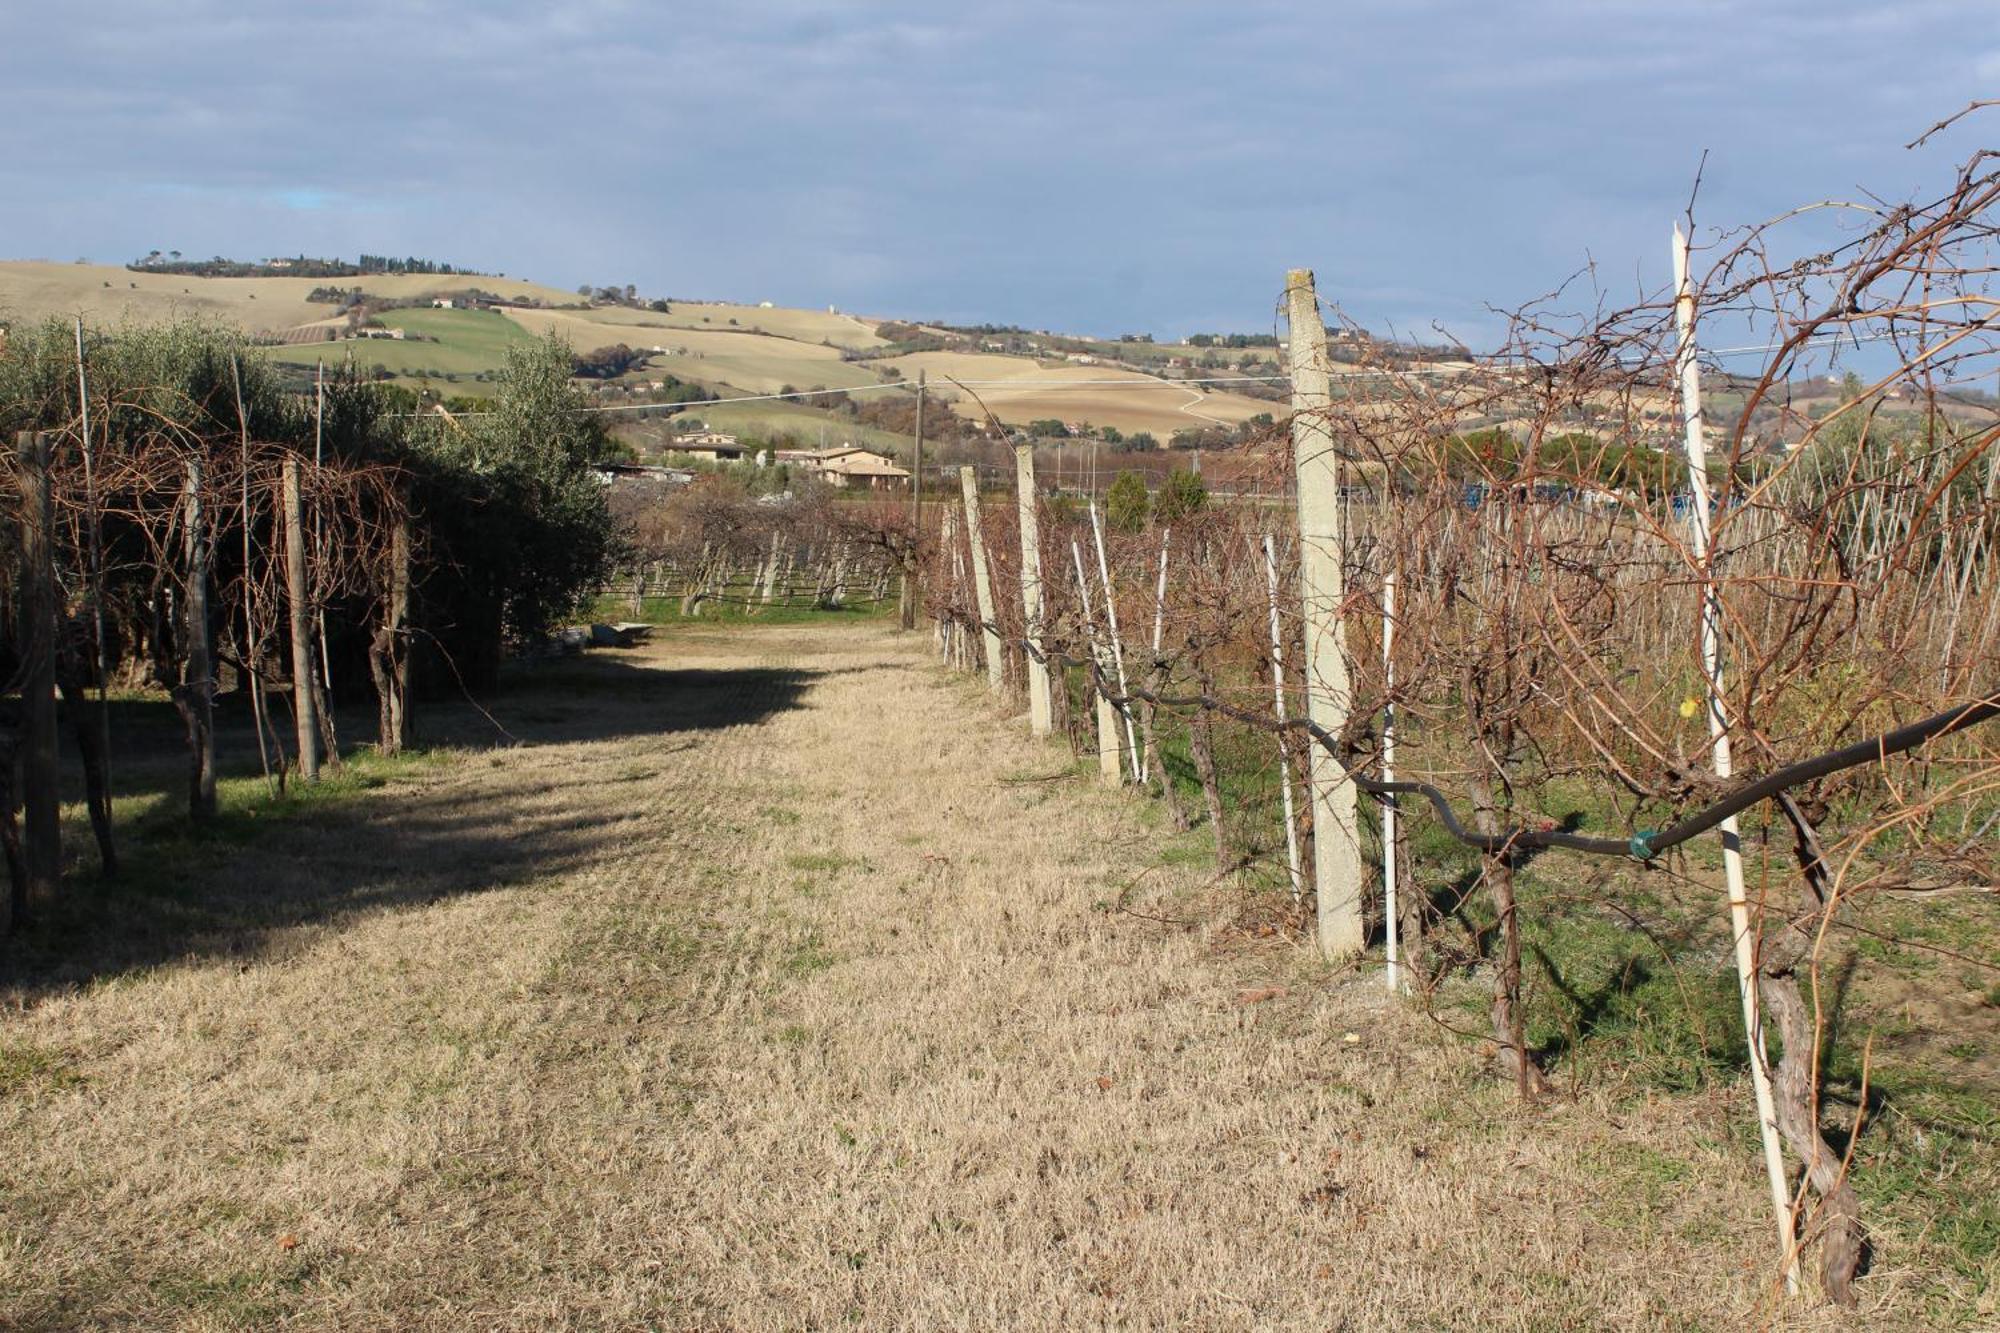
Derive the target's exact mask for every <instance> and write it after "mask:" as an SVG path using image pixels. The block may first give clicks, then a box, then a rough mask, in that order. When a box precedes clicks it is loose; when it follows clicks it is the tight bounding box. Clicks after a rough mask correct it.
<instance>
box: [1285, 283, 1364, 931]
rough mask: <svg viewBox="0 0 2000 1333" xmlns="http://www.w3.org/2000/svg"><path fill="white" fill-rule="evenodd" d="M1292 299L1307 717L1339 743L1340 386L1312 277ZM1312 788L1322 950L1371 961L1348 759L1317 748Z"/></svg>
mask: <svg viewBox="0 0 2000 1333" xmlns="http://www.w3.org/2000/svg"><path fill="white" fill-rule="evenodd" d="M1285 296H1286V301H1287V305H1288V310H1289V313H1290V316H1291V347H1290V351H1291V363H1292V364H1291V371H1292V454H1293V458H1292V465H1293V468H1294V470H1295V472H1296V474H1297V477H1298V490H1299V601H1300V604H1301V609H1302V610H1303V612H1304V616H1305V645H1306V651H1305V689H1306V716H1307V717H1308V718H1310V719H1311V720H1312V721H1313V722H1314V723H1315V724H1316V725H1317V726H1318V727H1319V728H1320V729H1321V731H1323V732H1324V733H1325V734H1327V735H1333V736H1337V735H1339V734H1340V732H1341V728H1342V727H1343V726H1344V725H1345V724H1346V721H1347V710H1348V708H1349V706H1350V705H1351V703H1352V695H1351V692H1350V691H1349V688H1348V683H1347V682H1348V676H1347V656H1346V651H1345V649H1344V647H1343V644H1342V637H1343V635H1342V630H1343V625H1342V622H1341V605H1342V602H1343V601H1344V600H1345V599H1346V592H1347V589H1346V573H1345V571H1344V569H1343V568H1342V565H1341V561H1342V558H1343V555H1344V552H1345V550H1346V541H1345V536H1346V534H1345V531H1344V527H1345V520H1344V514H1343V511H1342V507H1341V502H1340V456H1339V455H1338V454H1337V453H1336V452H1335V451H1334V444H1333V427H1332V425H1331V423H1330V422H1329V421H1328V420H1327V413H1328V412H1329V411H1330V410H1331V408H1332V406H1333V377H1332V372H1331V369H1330V363H1329V361H1328V358H1327V352H1326V325H1325V324H1324V323H1323V322H1322V321H1321V319H1320V314H1319V296H1318V294H1317V293H1316V292H1315V291H1314V290H1313V275H1312V270H1311V269H1303V268H1301V269H1293V270H1292V271H1291V273H1290V274H1289V275H1288V276H1287V279H1286V283H1285ZM1309 748H1310V753H1311V755H1312V763H1311V765H1310V767H1309V773H1310V780H1309V782H1308V784H1307V785H1308V788H1309V790H1310V794H1311V798H1312V802H1311V803H1312V812H1313V889H1314V892H1315V895H1316V900H1317V911H1318V914H1319V946H1320V950H1321V952H1323V953H1324V954H1326V955H1327V957H1329V958H1346V957H1350V956H1352V955H1354V954H1358V953H1360V952H1361V950H1362V947H1363V945H1364V944H1365V943H1366V936H1365V935H1364V934H1363V926H1362V919H1361V884H1362V879H1361V840H1360V838H1359V836H1358V829H1357V827H1356V820H1355V808H1354V806H1355V802H1354V784H1353V783H1351V782H1349V781H1348V780H1347V777H1346V774H1345V773H1344V772H1343V770H1342V768H1341V764H1340V759H1339V757H1338V756H1337V755H1334V754H1332V753H1330V752H1329V751H1328V750H1327V748H1326V747H1325V746H1324V745H1321V744H1320V743H1319V742H1318V740H1317V739H1315V740H1314V741H1313V743H1312V745H1311V746H1310V747H1309Z"/></svg>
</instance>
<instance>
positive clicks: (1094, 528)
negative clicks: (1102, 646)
mask: <svg viewBox="0 0 2000 1333" xmlns="http://www.w3.org/2000/svg"><path fill="white" fill-rule="evenodd" d="M1090 533H1091V536H1093V537H1095V538H1096V539H1097V576H1098V578H1100V579H1102V580H1103V583H1102V587H1103V590H1104V620H1105V623H1106V624H1107V625H1109V626H1110V627H1111V664H1112V665H1113V666H1115V667H1117V668H1118V693H1119V694H1121V695H1124V696H1125V697H1126V698H1127V699H1129V698H1130V697H1131V694H1132V687H1131V685H1130V684H1129V683H1128V682H1127V681H1126V679H1125V649H1124V646H1123V645H1122V644H1120V643H1119V641H1118V595H1117V594H1116V593H1115V592H1113V591H1112V588H1111V562H1110V561H1108V560H1106V559H1105V558H1104V524H1103V523H1102V522H1101V521H1099V519H1098V517H1097V501H1096V500H1095V499H1093V500H1092V501H1091V502H1090ZM1118 711H1119V713H1120V714H1121V715H1123V717H1124V719H1125V752H1126V753H1127V754H1129V755H1131V756H1132V780H1133V781H1134V782H1144V781H1145V780H1146V775H1145V774H1144V773H1141V772H1140V771H1139V733H1138V731H1137V730H1136V729H1134V727H1133V725H1132V705H1131V704H1130V703H1122V704H1120V705H1118Z"/></svg>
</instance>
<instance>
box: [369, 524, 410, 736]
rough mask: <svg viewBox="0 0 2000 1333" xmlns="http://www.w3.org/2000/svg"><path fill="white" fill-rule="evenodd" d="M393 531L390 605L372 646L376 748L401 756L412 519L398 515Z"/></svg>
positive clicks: (406, 727)
mask: <svg viewBox="0 0 2000 1333" xmlns="http://www.w3.org/2000/svg"><path fill="white" fill-rule="evenodd" d="M393 523H394V526H392V527H391V528H390V530H389V604H388V606H387V607H386V608H385V612H384V615H383V617H382V623H381V624H380V625H379V626H377V627H376V629H375V637H374V641H373V643H372V644H370V646H369V652H368V665H369V668H370V670H371V671H372V672H373V673H374V676H375V696H376V699H377V700H378V701H379V707H380V712H379V715H378V718H377V724H376V748H377V749H378V750H379V751H380V752H381V753H383V754H401V753H402V752H403V748H404V747H405V746H406V745H408V744H409V743H410V731H411V728H410V516H409V513H408V511H406V510H405V511H401V512H398V513H397V514H396V516H395V519H394V520H393Z"/></svg>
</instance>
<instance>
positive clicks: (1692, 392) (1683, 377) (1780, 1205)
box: [1674, 223, 1799, 1293]
mask: <svg viewBox="0 0 2000 1333" xmlns="http://www.w3.org/2000/svg"><path fill="white" fill-rule="evenodd" d="M1694 313H1695V312H1694V286H1693V282H1692V280H1691V279H1690V276H1689V273H1688V239H1687V237H1686V236H1684V235H1682V234H1681V229H1680V224H1679V223H1675V224H1674V329H1675V332H1676V334H1677V335H1678V338H1677V345H1676V347H1675V354H1674V371H1675V375H1676V377H1677V378H1678V379H1679V381H1680V391H1681V426H1682V429H1683V431H1684V433H1685V436H1686V440H1687V464H1688V485H1689V487H1690V488H1691V489H1692V490H1693V492H1694V506H1693V508H1694V514H1693V522H1692V524H1691V525H1690V527H1691V530H1692V535H1693V543H1694V560H1695V565H1696V568H1697V569H1698V571H1699V573H1700V575H1701V662H1702V670H1703V672H1704V673H1705V674H1706V675H1707V677H1708V734H1709V739H1710V741H1711V742H1712V744H1713V746H1714V749H1713V755H1714V762H1715V775H1716V776H1717V777H1719V778H1727V777H1730V776H1731V775H1732V774H1733V773H1734V772H1735V766H1734V763H1733V762H1732V760H1731V757H1730V752H1729V718H1728V715H1727V714H1726V713H1725V711H1724V702H1723V683H1722V595H1721V593H1720V592H1719V591H1718V589H1717V587H1716V583H1715V571H1714V568H1713V565H1712V561H1711V557H1710V554H1709V524H1710V521H1711V520H1710V507H1711V503H1712V502H1711V500H1710V497H1709V493H1708V445H1707V443H1706V441H1704V440H1703V438H1702V420H1701V365H1700V363H1699V362H1698V361H1697V360H1696V357H1695V341H1694ZM1721 832H1722V873H1723V878H1724V880H1725V881H1726V883H1727V885H1728V890H1729V923H1730V928H1731V929H1732V930H1733V931H1734V932H1735V935H1736V988H1737V991H1738V992H1739V993H1740V994H1741V996H1742V1000H1743V1030H1744V1035H1745V1036H1746V1038H1747V1039H1748V1041H1749V1043H1750V1082H1751V1085H1752V1087H1753V1088H1754V1089H1755V1091H1756V1094H1757V1119H1758V1120H1759V1122H1760V1124H1759V1129H1760V1130H1761V1137H1762V1138H1763V1141H1764V1170H1765V1174H1766V1175H1767V1176H1768V1177H1769V1178H1770V1184H1771V1206H1772V1209H1773V1210H1774V1212H1775V1214H1776V1219H1777V1227H1778V1252H1779V1253H1780V1254H1782V1255H1783V1256H1784V1263H1785V1290H1787V1291H1789V1292H1794V1293H1796V1292H1797V1291H1798V1289H1799V1264H1798V1249H1797V1246H1796V1243H1795V1241H1794V1237H1795V1235H1796V1234H1797V1226H1796V1222H1795V1220H1794V1219H1793V1217H1792V1192H1791V1190H1790V1189H1789V1188H1787V1186H1786V1183H1785V1157H1784V1149H1783V1148H1782V1146H1781V1145H1780V1142H1779V1139H1778V1112H1777V1104H1776V1101H1775V1099H1774V1098H1773V1097H1772V1095H1771V1071H1770V1069H1769V1067H1768V1066H1767V1065H1766V1064H1765V1056H1764V1025H1763V1020H1762V1018H1761V1017H1760V1016H1759V1014H1758V1002H1757V935H1756V933H1755V931H1754V929H1753V926H1752V922H1751V918H1750V899H1749V895H1748V894H1747V893H1746V892H1745V891H1744V887H1743V843H1742V839H1741V837H1740V835H1739V834H1738V831H1737V825H1736V816H1734V815H1731V816H1730V817H1729V818H1727V819H1725V820H1723V821H1722V829H1721Z"/></svg>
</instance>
